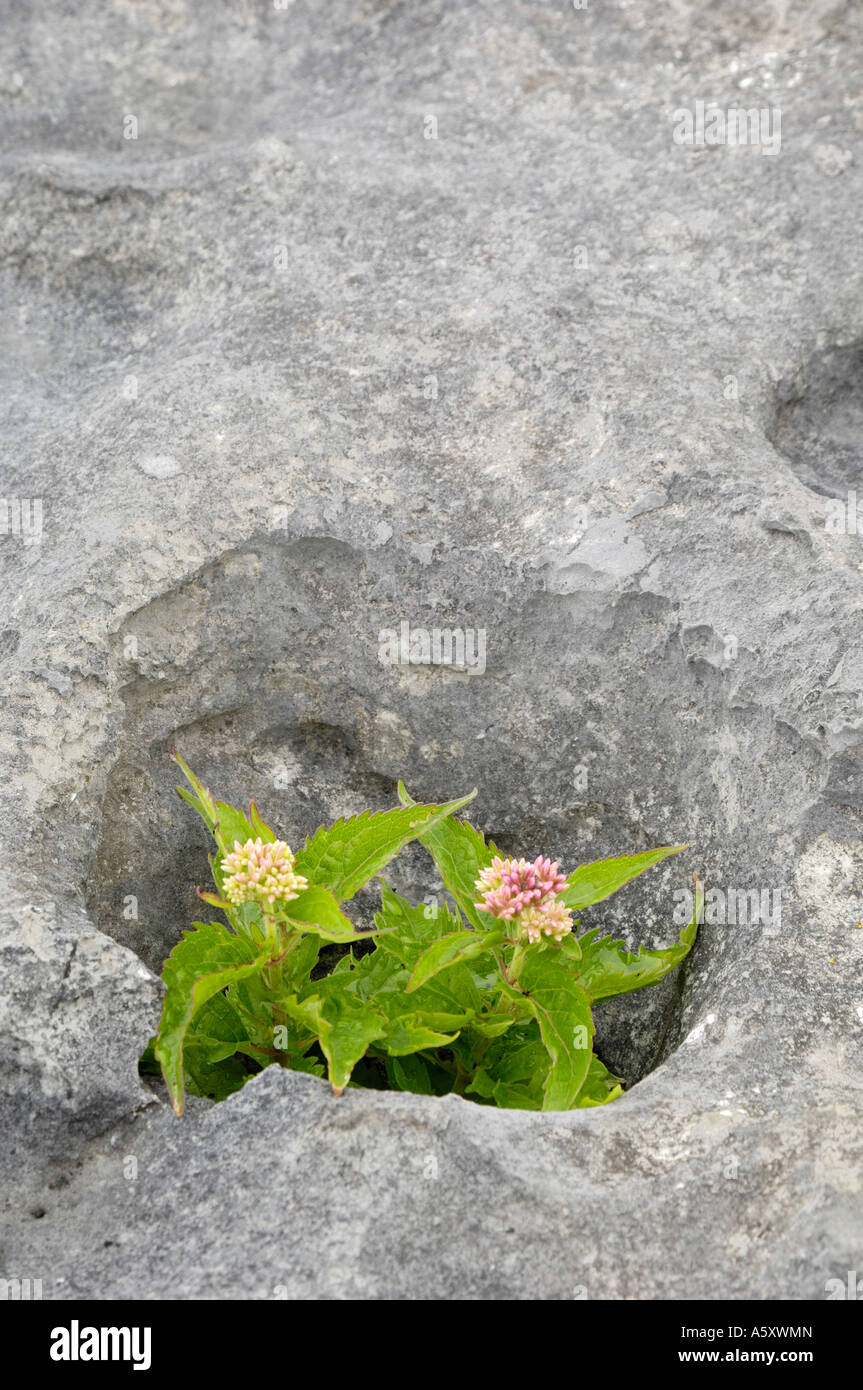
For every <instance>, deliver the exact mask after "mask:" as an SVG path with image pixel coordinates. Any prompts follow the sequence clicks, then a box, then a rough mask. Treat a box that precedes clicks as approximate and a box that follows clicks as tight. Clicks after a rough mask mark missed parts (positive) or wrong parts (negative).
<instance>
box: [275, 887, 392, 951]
mask: <svg viewBox="0 0 863 1390" xmlns="http://www.w3.org/2000/svg"><path fill="white" fill-rule="evenodd" d="M277 915H278V918H279V920H281V921H285V922H287V924H288V925H289V926H292V927H295V928H296V929H297V930H298V931H305V932H314V934H315V935H316V936H318V937H320V939H321V940H322V941H361V940H363V939H364V938H365V937H368V936H374V935H375V933H374V932H358V931H356V930H355V928H354V924H353V922H352V921H351V919H350V917H347V916H346V915H345V913H344V912H342V910H341V908H340V907H339V904H338V902H337V900H336V898H335V897H334V896H333V894H332V893H331V892H330V890H329V889H328V888H321V887H318V886H315V887H312V888H306V889H304V890H303V892H302V893H299V894H298V895H297V897H296V898H294V899H293V900H292V901H291V902H289V903H286V904H285V907H284V909H283V910H281V911H279V913H278V914H277Z"/></svg>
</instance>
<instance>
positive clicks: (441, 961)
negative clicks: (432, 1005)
mask: <svg viewBox="0 0 863 1390" xmlns="http://www.w3.org/2000/svg"><path fill="white" fill-rule="evenodd" d="M505 935H506V932H505V930H503V929H497V928H496V929H494V930H493V931H486V932H481V931H457V932H450V933H449V935H448V936H442V937H441V938H440V940H439V941H433V942H432V944H431V946H429V947H427V948H426V950H425V951H423V953H422V955H421V956H420V958H419V960H418V961H417V963H416V965H415V966H414V968H413V972H412V974H411V977H410V980H409V982H408V984H407V985H406V986H405V993H406V994H412V993H413V991H414V990H415V989H419V988H420V986H421V985H424V984H426V983H427V982H428V981H429V980H430V979H431V978H432V977H433V976H434V975H437V974H438V973H439V971H441V970H446V969H447V967H448V966H451V965H457V964H460V963H462V962H465V961H469V960H475V959H476V958H477V956H482V955H485V954H486V952H487V951H491V950H493V949H494V947H495V946H499V945H500V944H501V942H502V941H503V939H504V937H505Z"/></svg>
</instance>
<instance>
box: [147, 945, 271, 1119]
mask: <svg viewBox="0 0 863 1390" xmlns="http://www.w3.org/2000/svg"><path fill="white" fill-rule="evenodd" d="M272 952H273V947H272V945H267V947H265V948H263V949H262V948H258V947H256V946H255V945H254V943H253V942H251V941H249V940H248V939H247V938H246V937H242V936H237V935H235V934H234V932H232V931H230V930H229V928H228V927H225V926H222V924H221V923H219V922H196V923H195V924H194V929H193V930H192V931H187V932H185V933H184V934H183V936H182V938H181V940H180V941H179V942H178V943H177V945H176V946H175V947H174V949H173V951H172V952H171V954H170V955H169V957H168V959H167V960H166V961H165V965H164V969H163V971H162V979H163V980H164V982H165V986H166V993H165V1000H164V1003H163V1006H162V1017H161V1020H160V1022H159V1031H158V1034H157V1042H156V1045H155V1053H156V1056H157V1058H158V1060H159V1063H160V1064H161V1067H162V1073H163V1075H164V1077H165V1083H166V1085H167V1087H168V1091H169V1092H170V1095H171V1102H172V1104H173V1107H174V1110H175V1112H176V1113H177V1114H178V1115H182V1113H183V1042H184V1038H185V1034H186V1030H187V1028H188V1026H189V1024H190V1022H191V1020H192V1019H193V1018H194V1016H195V1014H196V1013H197V1011H198V1009H200V1008H201V1007H202V1006H203V1005H204V1004H205V1003H206V1002H207V1000H208V999H210V998H212V996H213V995H214V994H217V993H218V992H219V991H220V990H222V989H224V988H225V987H226V986H227V985H230V984H231V983H233V982H234V981H236V980H241V979H243V978H244V977H245V976H247V975H252V974H254V973H256V972H258V971H260V970H261V969H262V968H263V967H264V965H266V963H267V962H268V960H269V959H270V958H271V956H272Z"/></svg>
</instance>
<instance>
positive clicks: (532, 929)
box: [474, 854, 572, 943]
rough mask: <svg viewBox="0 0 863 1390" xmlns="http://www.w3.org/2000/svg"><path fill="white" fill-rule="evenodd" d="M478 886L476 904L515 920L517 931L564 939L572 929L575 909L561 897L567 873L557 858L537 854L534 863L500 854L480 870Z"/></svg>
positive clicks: (532, 936) (535, 938)
mask: <svg viewBox="0 0 863 1390" xmlns="http://www.w3.org/2000/svg"><path fill="white" fill-rule="evenodd" d="M476 888H477V890H478V892H479V893H481V894H482V902H479V903H475V904H474V906H475V907H476V908H477V909H478V910H479V911H480V912H490V913H491V915H492V916H493V917H499V918H500V919H501V920H502V921H504V922H512V923H513V926H514V927H515V930H516V933H517V934H518V935H520V936H524V937H526V939H527V940H528V941H529V942H533V943H536V942H537V941H539V940H540V938H541V937H543V936H551V937H553V938H554V940H555V941H562V940H563V938H564V937H565V936H566V934H567V932H570V931H572V913H571V912H570V910H569V908H568V907H566V906H565V905H564V904H563V903H562V902H560V901H559V899H558V895H559V894H560V893H562V892H564V890H565V888H566V877H565V875H564V874H562V873H559V872H558V867H557V863H556V862H554V863H553V862H552V860H550V859H543V857H542V855H541V854H540V855H538V856H537V857H536V859H534V861H533V863H532V864H531V863H529V862H528V861H527V860H526V859H500V858H498V857H497V856H495V858H494V859H493V860H492V861H491V863H490V864H489V866H488V868H487V869H483V870H482V871H481V872H480V876H479V878H478V879H477V881H476Z"/></svg>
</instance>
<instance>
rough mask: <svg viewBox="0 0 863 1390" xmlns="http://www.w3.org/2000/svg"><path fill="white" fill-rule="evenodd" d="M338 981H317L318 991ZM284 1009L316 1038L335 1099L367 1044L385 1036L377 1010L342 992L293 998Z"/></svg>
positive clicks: (288, 1000)
mask: <svg viewBox="0 0 863 1390" xmlns="http://www.w3.org/2000/svg"><path fill="white" fill-rule="evenodd" d="M339 979H344V977H338V976H336V977H334V976H332V975H331V976H329V978H328V979H326V980H319V981H318V984H317V988H318V989H320V990H322V991H323V990H325V989H326V987H327V986H328V985H329V986H332V984H333V983H334V981H337V980H339ZM284 1008H285V1010H286V1012H287V1013H289V1014H291V1015H292V1016H293V1017H294V1018H296V1019H297V1020H298V1021H299V1022H302V1023H305V1024H306V1025H307V1027H309V1028H310V1029H312V1030H313V1031H314V1033H315V1034H316V1036H317V1039H318V1042H319V1043H320V1046H321V1051H322V1052H323V1054H324V1056H325V1057H326V1059H327V1067H328V1070H329V1078H330V1084H331V1085H332V1088H333V1090H334V1091H335V1093H336V1095H341V1093H342V1091H343V1090H344V1088H345V1087H346V1086H347V1084H348V1082H349V1081H350V1079H351V1072H352V1071H353V1069H354V1067H355V1065H356V1064H357V1062H358V1061H359V1060H360V1058H361V1057H362V1056H363V1055H364V1053H365V1051H366V1048H367V1047H368V1046H369V1043H372V1042H375V1041H376V1040H377V1039H378V1038H382V1037H383V1036H384V1033H385V1032H386V1020H385V1019H384V1018H383V1017H382V1016H381V1014H380V1013H378V1011H377V1009H374V1008H372V1006H371V1005H370V1004H364V1003H362V1002H361V1001H359V1000H358V999H356V997H355V996H353V995H351V994H349V993H348V992H347V991H346V990H345V989H341V990H336V989H333V988H330V989H329V990H327V991H326V994H325V995H324V994H323V993H319V994H313V995H311V996H309V998H307V999H303V1000H302V1001H300V1000H298V999H297V998H296V996H294V997H292V998H290V999H287V1000H285V1001H284Z"/></svg>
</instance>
